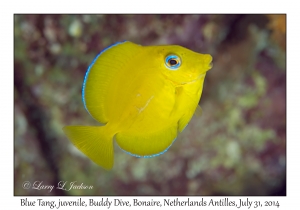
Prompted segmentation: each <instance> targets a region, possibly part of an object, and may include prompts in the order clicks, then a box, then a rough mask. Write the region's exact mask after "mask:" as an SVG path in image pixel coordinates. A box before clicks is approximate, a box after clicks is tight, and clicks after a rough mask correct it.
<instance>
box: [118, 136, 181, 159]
mask: <svg viewBox="0 0 300 210" xmlns="http://www.w3.org/2000/svg"><path fill="white" fill-rule="evenodd" d="M176 139H177V137H176V138H175V139H174V140H173V141H172V143H171V144H170V146H168V147H167V149H165V150H164V151H162V152H160V153H157V154H153V155H144V156H142V155H136V154H132V153H130V152H128V151H126V150H124V149H122V148H121V147H120V146H119V145H118V146H119V148H120V149H121V150H122V151H123V152H125V153H127V154H129V155H131V156H134V157H137V158H153V157H157V156H159V155H162V154H164V153H165V152H166V151H168V149H169V148H170V147H171V146H172V145H173V143H174V142H175V141H176Z"/></svg>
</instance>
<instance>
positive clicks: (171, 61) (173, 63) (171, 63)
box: [169, 59, 177, 66]
mask: <svg viewBox="0 0 300 210" xmlns="http://www.w3.org/2000/svg"><path fill="white" fill-rule="evenodd" d="M169 64H170V65H171V66H173V65H176V64H177V60H175V59H171V60H170V61H169Z"/></svg>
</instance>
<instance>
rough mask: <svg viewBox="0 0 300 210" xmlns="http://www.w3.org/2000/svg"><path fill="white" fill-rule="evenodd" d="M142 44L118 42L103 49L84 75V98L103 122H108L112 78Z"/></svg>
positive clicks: (97, 117)
mask: <svg viewBox="0 0 300 210" xmlns="http://www.w3.org/2000/svg"><path fill="white" fill-rule="evenodd" d="M140 48H141V46H140V45H137V44H134V43H132V42H128V41H124V42H117V43H115V44H113V45H111V46H109V47H107V48H105V49H104V50H102V51H101V52H100V53H99V54H98V55H97V56H96V58H95V59H94V60H93V62H92V63H91V64H90V66H89V68H88V70H87V72H86V75H85V77H84V82H83V87H82V100H83V104H84V107H85V109H86V110H87V111H88V112H89V114H90V115H91V116H92V117H93V118H94V119H96V120H97V121H99V122H101V123H107V122H108V120H109V119H108V116H107V111H106V109H107V107H108V106H109V105H108V104H107V96H108V95H107V94H109V93H110V91H108V90H109V88H111V87H110V84H111V82H110V81H111V80H112V79H113V78H115V77H116V75H117V74H118V73H120V72H121V71H122V69H123V68H122V66H124V65H126V62H127V61H129V60H130V59H131V58H132V57H133V56H134V55H135V54H137V52H138V50H139V49H140Z"/></svg>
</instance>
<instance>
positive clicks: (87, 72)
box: [81, 40, 126, 115]
mask: <svg viewBox="0 0 300 210" xmlns="http://www.w3.org/2000/svg"><path fill="white" fill-rule="evenodd" d="M124 42H126V40H124V41H121V42H116V43H114V44H112V45H109V46H108V47H106V48H104V49H103V50H101V51H100V53H99V54H98V55H97V56H96V57H95V58H94V60H93V61H92V63H91V64H90V65H89V67H88V69H87V71H86V73H85V76H84V80H83V84H82V90H81V93H82V102H83V105H84V108H85V110H86V111H87V112H88V113H89V114H90V112H89V110H88V109H87V107H86V103H85V98H84V90H85V84H86V81H87V79H88V75H89V73H90V70H91V68H92V66H93V65H94V63H95V62H96V60H97V59H98V58H99V56H100V55H101V54H102V53H104V52H105V51H106V50H108V49H110V48H112V47H114V46H116V45H119V44H122V43H124ZM90 115H91V114H90Z"/></svg>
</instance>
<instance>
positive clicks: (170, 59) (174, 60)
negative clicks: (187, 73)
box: [165, 55, 181, 70]
mask: <svg viewBox="0 0 300 210" xmlns="http://www.w3.org/2000/svg"><path fill="white" fill-rule="evenodd" d="M165 65H166V67H167V68H168V69H170V70H177V69H178V68H179V67H180V65H181V60H180V58H179V56H177V55H168V56H167V57H166V60H165Z"/></svg>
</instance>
